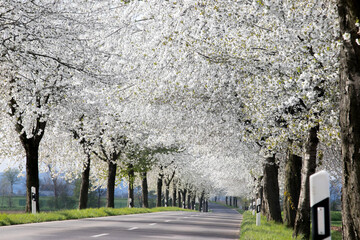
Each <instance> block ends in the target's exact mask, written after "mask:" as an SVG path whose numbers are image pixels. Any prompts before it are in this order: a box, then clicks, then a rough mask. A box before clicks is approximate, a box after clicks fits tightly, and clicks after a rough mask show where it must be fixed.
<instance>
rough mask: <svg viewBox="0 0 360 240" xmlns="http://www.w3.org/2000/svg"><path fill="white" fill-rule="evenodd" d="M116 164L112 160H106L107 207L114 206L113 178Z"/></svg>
mask: <svg viewBox="0 0 360 240" xmlns="http://www.w3.org/2000/svg"><path fill="white" fill-rule="evenodd" d="M116 168H117V164H116V163H114V162H113V161H108V179H107V193H106V198H107V205H106V206H107V207H108V208H114V207H115V179H116Z"/></svg>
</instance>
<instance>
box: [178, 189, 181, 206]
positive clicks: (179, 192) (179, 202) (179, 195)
mask: <svg viewBox="0 0 360 240" xmlns="http://www.w3.org/2000/svg"><path fill="white" fill-rule="evenodd" d="M178 207H179V208H181V191H180V190H179V191H178Z"/></svg>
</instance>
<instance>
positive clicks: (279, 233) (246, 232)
mask: <svg viewBox="0 0 360 240" xmlns="http://www.w3.org/2000/svg"><path fill="white" fill-rule="evenodd" d="M275 239H276V240H289V239H292V230H291V229H290V228H287V227H286V226H285V225H283V224H278V223H275V222H274V221H270V222H268V221H266V218H265V217H264V216H261V225H260V226H256V217H255V216H253V215H252V212H251V211H246V212H244V214H243V221H242V224H241V230H240V240H275ZM298 239H300V238H298Z"/></svg>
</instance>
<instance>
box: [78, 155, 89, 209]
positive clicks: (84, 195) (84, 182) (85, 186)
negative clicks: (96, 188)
mask: <svg viewBox="0 0 360 240" xmlns="http://www.w3.org/2000/svg"><path fill="white" fill-rule="evenodd" d="M89 186H90V154H88V155H87V161H86V162H84V169H83V172H82V174H81V187H80V196H79V209H86V208H87V202H88V196H89Z"/></svg>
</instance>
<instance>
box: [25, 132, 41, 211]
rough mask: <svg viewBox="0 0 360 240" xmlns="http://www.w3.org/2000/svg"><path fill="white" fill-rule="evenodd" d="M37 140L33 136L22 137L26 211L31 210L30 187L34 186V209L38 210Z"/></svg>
mask: <svg viewBox="0 0 360 240" xmlns="http://www.w3.org/2000/svg"><path fill="white" fill-rule="evenodd" d="M39 144H40V142H39V141H36V140H35V139H33V138H30V139H22V145H23V146H24V148H25V152H26V208H25V211H26V212H31V211H32V209H31V206H32V204H31V199H32V196H31V187H35V188H36V209H37V212H40V204H39V166H38V165H39V164H38V162H39Z"/></svg>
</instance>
